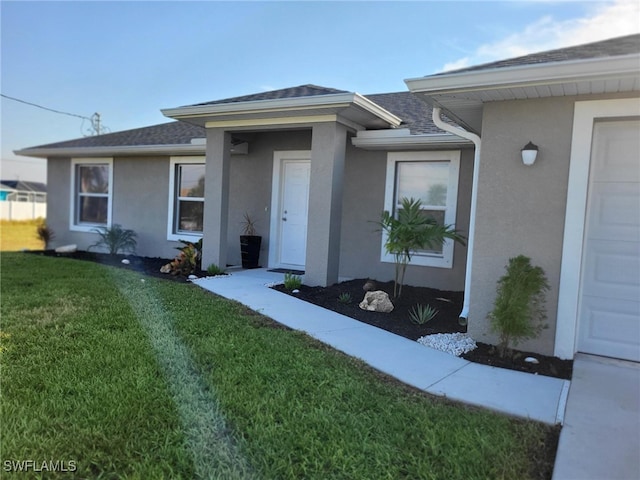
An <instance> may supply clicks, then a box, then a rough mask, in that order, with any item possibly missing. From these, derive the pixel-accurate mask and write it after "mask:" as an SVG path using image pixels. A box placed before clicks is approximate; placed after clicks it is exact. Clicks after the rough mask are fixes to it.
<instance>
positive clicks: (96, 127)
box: [91, 112, 101, 135]
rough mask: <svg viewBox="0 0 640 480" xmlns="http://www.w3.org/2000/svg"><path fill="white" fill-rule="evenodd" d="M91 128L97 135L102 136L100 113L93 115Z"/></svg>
mask: <svg viewBox="0 0 640 480" xmlns="http://www.w3.org/2000/svg"><path fill="white" fill-rule="evenodd" d="M91 126H92V127H93V130H94V131H95V132H96V135H100V133H101V132H100V114H99V113H98V112H96V113H94V114H93V115H91Z"/></svg>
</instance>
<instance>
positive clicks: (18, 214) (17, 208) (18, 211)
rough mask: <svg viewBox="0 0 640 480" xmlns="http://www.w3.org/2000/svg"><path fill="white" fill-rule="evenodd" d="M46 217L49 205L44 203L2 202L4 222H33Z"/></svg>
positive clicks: (1, 211)
mask: <svg viewBox="0 0 640 480" xmlns="http://www.w3.org/2000/svg"><path fill="white" fill-rule="evenodd" d="M46 216H47V204H46V203H44V202H11V201H5V202H0V218H1V219H2V220H33V219H36V218H38V217H42V218H46Z"/></svg>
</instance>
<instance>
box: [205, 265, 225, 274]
mask: <svg viewBox="0 0 640 480" xmlns="http://www.w3.org/2000/svg"><path fill="white" fill-rule="evenodd" d="M207 273H208V274H209V275H222V274H223V273H224V269H223V268H220V267H219V266H218V265H216V264H215V263H212V264H211V265H209V266H208V267H207Z"/></svg>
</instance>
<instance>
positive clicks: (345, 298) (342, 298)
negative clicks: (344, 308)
mask: <svg viewBox="0 0 640 480" xmlns="http://www.w3.org/2000/svg"><path fill="white" fill-rule="evenodd" d="M338 301H339V302H340V303H344V304H345V305H349V304H350V303H351V302H353V296H351V294H350V293H349V292H342V293H341V294H340V295H339V296H338Z"/></svg>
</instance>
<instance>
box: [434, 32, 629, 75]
mask: <svg viewBox="0 0 640 480" xmlns="http://www.w3.org/2000/svg"><path fill="white" fill-rule="evenodd" d="M633 53H640V34H634V35H627V36H625V37H618V38H612V39H609V40H602V41H600V42H593V43H587V44H584V45H578V46H575V47H565V48H558V49H556V50H549V51H546V52H539V53H532V54H530V55H523V56H521V57H515V58H508V59H506V60H499V61H497V62H491V63H484V64H482V65H474V66H473V67H467V68H461V69H458V70H450V71H447V72H441V73H437V74H435V75H429V76H436V75H450V74H452V73H464V72H474V71H481V70H493V69H498V68H505V67H517V66H526V65H537V64H544V63H547V64H548V63H555V62H567V61H571V60H589V59H593V58H604V57H617V56H620V55H629V54H633Z"/></svg>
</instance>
